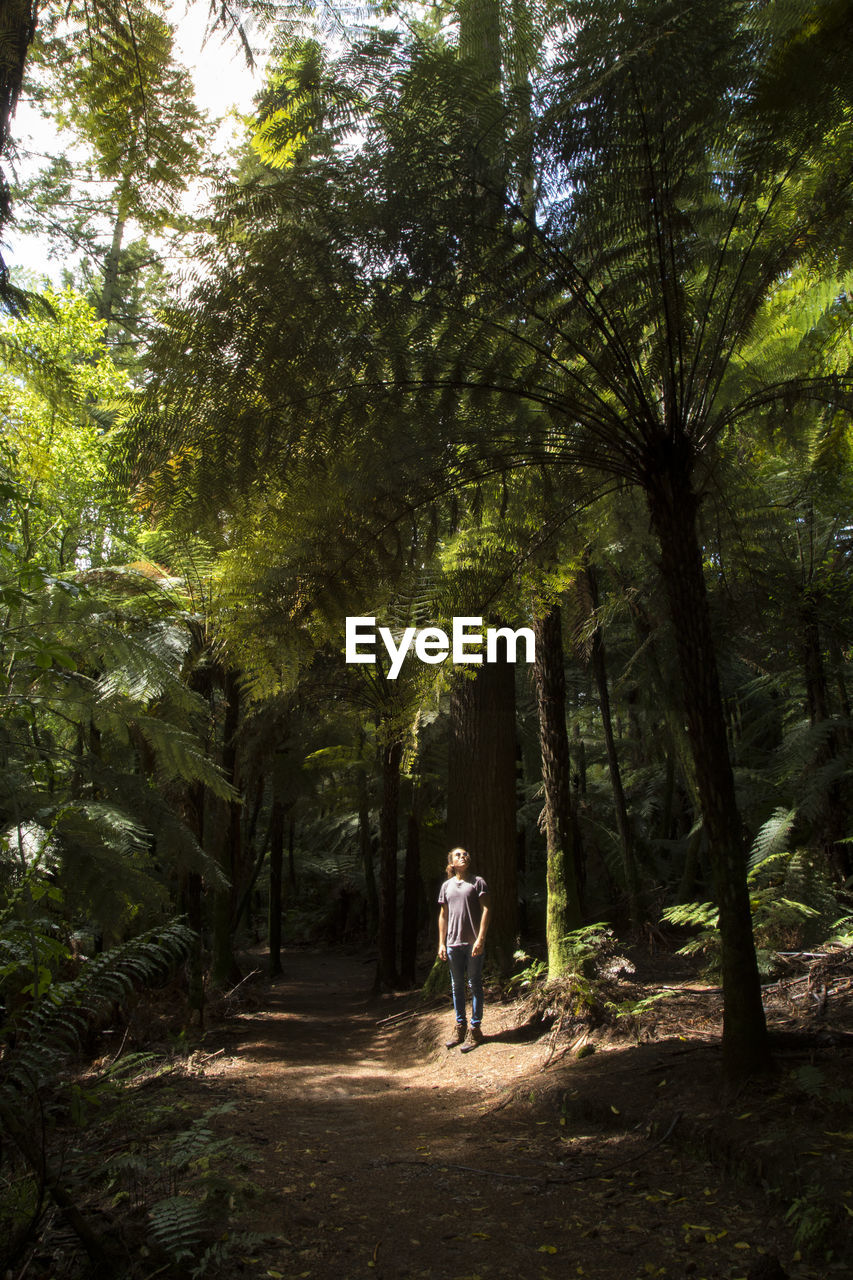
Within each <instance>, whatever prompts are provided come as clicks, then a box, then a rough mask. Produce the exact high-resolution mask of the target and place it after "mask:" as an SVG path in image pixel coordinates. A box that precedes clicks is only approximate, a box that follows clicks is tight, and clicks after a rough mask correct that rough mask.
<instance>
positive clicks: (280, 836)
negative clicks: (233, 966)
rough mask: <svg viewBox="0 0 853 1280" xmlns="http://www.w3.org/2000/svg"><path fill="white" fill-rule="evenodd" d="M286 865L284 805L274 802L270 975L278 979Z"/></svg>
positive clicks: (271, 843) (271, 822)
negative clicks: (282, 889)
mask: <svg viewBox="0 0 853 1280" xmlns="http://www.w3.org/2000/svg"><path fill="white" fill-rule="evenodd" d="M283 865H284V805H283V804H282V803H281V801H280V800H273V804H272V815H271V817H270V892H269V927H268V934H269V973H270V977H271V978H277V977H278V976H279V975H280V973H281V972H282V968H281V909H282V893H281V877H282V869H283Z"/></svg>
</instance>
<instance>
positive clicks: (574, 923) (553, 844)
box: [533, 604, 583, 981]
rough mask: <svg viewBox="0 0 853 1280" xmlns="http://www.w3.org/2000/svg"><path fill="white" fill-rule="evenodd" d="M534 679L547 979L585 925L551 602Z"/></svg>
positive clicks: (542, 619)
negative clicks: (542, 820) (570, 936)
mask: <svg viewBox="0 0 853 1280" xmlns="http://www.w3.org/2000/svg"><path fill="white" fill-rule="evenodd" d="M534 632H535V635H536V661H535V664H534V668H533V670H534V678H535V681H536V695H537V704H538V710H539V743H540V748H541V753H542V782H543V785H544V790H545V839H546V845H547V868H546V874H547V892H548V900H547V914H546V926H545V927H546V938H547V943H548V978H549V979H550V980H551V981H553V980H554V979H556V978H559V977H560V976H561V975H562V974H563V973H564V972H565V970H566V968H567V965H568V962H569V956H568V951H567V947H566V935H567V934H569V933H570V932H571V931H572V930H573V929H578V928H580V926H581V924H582V923H583V902H582V895H581V884H582V874H581V872H582V865H583V852H582V847H581V840H580V832H579V830H578V824H577V815H576V813H575V811H574V805H573V803H572V778H571V759H570V756H569V735H568V732H567V730H566V675H565V669H564V666H563V636H562V621H561V618H560V607H559V605H558V604H553V605H552V606H551V607H550V609H548V610H547V611H545V612H543V613H542V614H540V615H539V616H538V617H537V618H536V620H535V622H534Z"/></svg>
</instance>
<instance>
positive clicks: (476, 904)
mask: <svg viewBox="0 0 853 1280" xmlns="http://www.w3.org/2000/svg"><path fill="white" fill-rule="evenodd" d="M488 892H489V890H488V888H487V887H486V882H485V880H484V879H483V877H482V876H477V877H476V878H475V879H474V880H460V879H458V877H457V876H455V875H454V876H451V877H450V878H449V879H448V880H445V881H444V884H443V885H442V886H441V888H440V889H439V891H438V901H439V903H440V904H441V905H442V906H446V907H447V946H448V947H459V946H461V945H462V944H463V943H465V942H476V941H477V934H478V933H479V932H480V920H481V919H482V915H483V898H484V897H485V895H486V894H487V893H488Z"/></svg>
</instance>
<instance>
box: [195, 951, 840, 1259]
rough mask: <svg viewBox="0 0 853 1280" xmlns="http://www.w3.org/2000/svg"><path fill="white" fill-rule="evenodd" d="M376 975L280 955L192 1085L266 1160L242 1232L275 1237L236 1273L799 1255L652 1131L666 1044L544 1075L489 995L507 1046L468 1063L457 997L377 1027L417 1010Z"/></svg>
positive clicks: (342, 962) (490, 1022)
mask: <svg viewBox="0 0 853 1280" xmlns="http://www.w3.org/2000/svg"><path fill="white" fill-rule="evenodd" d="M371 977H372V971H371V970H370V969H369V968H367V967H365V966H364V965H363V964H362V963H361V961H360V960H359V959H357V958H356V959H352V958H348V957H344V956H341V955H334V954H322V955H320V954H306V953H301V952H290V953H288V954H287V956H286V958H285V976H284V977H283V978H282V979H280V980H279V981H278V982H277V983H276V984H275V985H274V986H273V987H272V988H271V989H270V991H269V993H268V995H269V998H268V1001H267V1004H266V1007H265V1008H264V1009H263V1010H262V1011H257V1012H250V1013H244V1014H241V1015H240V1016H239V1018H238V1019H236V1024H235V1025H233V1026H232V1032H231V1035H230V1036H229V1038H228V1039H227V1041H226V1048H225V1052H224V1053H223V1054H222V1055H220V1056H219V1057H217V1058H216V1060H215V1061H214V1062H211V1063H210V1068H209V1069H208V1070H206V1071H205V1075H204V1078H203V1080H199V1082H198V1084H199V1086H200V1087H201V1088H202V1089H203V1093H204V1100H205V1103H206V1105H214V1104H216V1103H219V1102H225V1101H229V1102H230V1103H232V1110H231V1111H230V1112H229V1113H228V1114H227V1115H225V1116H223V1117H222V1118H221V1121H220V1123H221V1124H222V1125H224V1127H225V1128H226V1129H227V1130H228V1131H229V1132H232V1133H233V1134H234V1135H235V1136H237V1137H238V1138H239V1139H240V1140H241V1141H242V1142H243V1143H245V1145H246V1146H247V1147H249V1148H251V1149H252V1150H253V1151H254V1152H255V1154H256V1156H257V1161H256V1163H254V1164H253V1165H252V1167H251V1170H250V1173H249V1176H250V1178H251V1180H252V1181H253V1182H254V1183H255V1184H257V1185H258V1186H259V1187H260V1188H261V1194H260V1196H255V1197H253V1198H252V1199H250V1201H249V1205H248V1211H247V1219H246V1225H247V1226H248V1227H249V1228H250V1229H251V1230H253V1231H256V1232H259V1233H263V1234H264V1235H265V1236H267V1237H268V1240H267V1242H266V1243H264V1244H263V1245H259V1246H257V1247H255V1248H254V1249H253V1250H252V1251H251V1252H250V1253H247V1255H246V1257H245V1259H244V1260H243V1262H242V1264H241V1265H242V1268H243V1274H248V1275H253V1276H264V1275H268V1276H272V1277H273V1278H274V1280H275V1277H286V1278H287V1280H290V1278H291V1277H294V1278H295V1277H299V1278H300V1280H309V1278H315V1277H316V1278H319V1277H327V1276H328V1277H335V1278H336V1280H337V1278H340V1280H351V1278H352V1280H355V1278H356V1277H368V1276H373V1277H383V1278H384V1280H397V1278H398V1277H399V1278H401V1280H402V1278H403V1277H425V1278H426V1277H428V1278H430V1280H477V1278H478V1277H479V1278H481V1280H492V1278H493V1277H494V1278H497V1277H507V1278H512V1280H518V1277H527V1276H532V1277H537V1280H539V1278H541V1280H563V1278H565V1277H575V1276H585V1277H591V1278H592V1280H634V1278H635V1277H636V1278H638V1280H640V1278H642V1280H646V1278H647V1277H648V1276H666V1277H670V1278H672V1280H682V1278H684V1280H687V1278H688V1277H691V1278H692V1277H696V1278H697V1280H701V1277H706V1278H707V1280H712V1277H713V1278H715V1280H716V1278H717V1277H726V1278H727V1280H728V1278H733V1277H744V1278H745V1277H747V1275H748V1273H749V1270H750V1268H751V1267H753V1266H754V1265H755V1264H756V1263H760V1262H761V1261H762V1258H761V1255H762V1254H764V1253H765V1252H769V1253H771V1254H778V1255H779V1256H780V1257H785V1258H790V1256H791V1252H792V1251H791V1248H790V1241H789V1240H788V1239H787V1238H786V1233H785V1231H784V1229H783V1228H782V1227H780V1224H779V1222H778V1220H777V1218H776V1217H775V1216H774V1215H772V1214H771V1212H770V1210H769V1209H768V1205H767V1203H766V1201H765V1197H764V1196H763V1195H762V1194H761V1192H760V1191H759V1190H757V1189H747V1188H744V1187H743V1186H740V1187H734V1186H731V1187H725V1186H720V1184H719V1177H718V1174H717V1172H716V1171H715V1169H714V1168H713V1167H712V1166H711V1165H710V1164H709V1163H707V1162H706V1161H705V1160H704V1159H702V1158H701V1157H698V1156H694V1155H689V1154H687V1153H685V1152H684V1151H681V1150H679V1146H678V1142H677V1136H678V1135H677V1128H676V1130H675V1133H674V1135H673V1137H672V1138H671V1139H670V1140H668V1141H666V1142H662V1141H660V1139H659V1138H658V1139H657V1140H656V1139H655V1136H654V1134H652V1135H651V1136H650V1134H649V1124H648V1108H647V1105H646V1104H645V1102H644V1101H643V1100H642V1099H641V1097H640V1094H639V1092H638V1089H642V1090H643V1091H646V1092H649V1091H650V1092H651V1093H652V1094H653V1095H654V1094H655V1093H656V1092H657V1094H658V1096H659V1094H660V1088H661V1086H660V1084H659V1078H661V1079H662V1078H663V1076H662V1074H661V1073H662V1071H663V1072H664V1073H666V1074H669V1073H670V1067H671V1066H673V1065H674V1064H675V1063H676V1062H684V1061H685V1056H686V1051H685V1050H684V1049H683V1048H681V1049H676V1050H675V1053H676V1054H680V1055H682V1056H681V1057H680V1058H673V1060H672V1062H670V1064H669V1066H667V1067H664V1068H661V1067H660V1066H658V1065H656V1064H657V1063H658V1062H659V1061H660V1052H661V1046H660V1045H658V1046H648V1048H649V1049H650V1050H652V1051H653V1053H656V1054H657V1055H658V1057H657V1058H655V1057H654V1056H650V1055H649V1054H646V1053H644V1050H645V1049H646V1048H647V1046H642V1047H641V1048H639V1049H637V1048H634V1049H630V1048H629V1049H626V1050H625V1051H624V1052H618V1053H603V1054H597V1055H595V1056H594V1057H593V1058H590V1059H584V1060H583V1062H577V1061H575V1060H571V1061H570V1062H569V1060H567V1061H566V1063H565V1064H561V1065H559V1066H557V1067H552V1068H549V1070H548V1071H547V1072H545V1073H543V1072H542V1071H541V1070H540V1066H541V1063H542V1061H543V1058H544V1055H545V1042H543V1041H539V1042H538V1043H534V1044H518V1043H513V1042H512V1041H511V1040H510V1039H508V1038H506V1039H505V1038H503V1036H504V1034H505V1032H506V1030H507V1029H506V1027H505V1026H504V1024H503V1022H502V1016H501V1015H502V1010H501V1009H500V1007H496V1008H488V1007H487V1014H486V1018H485V1019H484V1030H485V1031H486V1032H487V1034H490V1035H491V1036H492V1037H495V1036H497V1037H498V1038H497V1039H494V1038H493V1039H490V1040H489V1039H487V1042H486V1043H485V1044H484V1045H483V1046H481V1047H480V1048H478V1049H476V1050H475V1051H474V1052H473V1053H470V1054H467V1055H464V1056H463V1055H461V1054H460V1053H459V1052H458V1050H454V1051H450V1052H448V1051H447V1050H445V1048H444V1045H443V1039H444V1036H445V1033H446V1031H447V1029H448V1028H449V1026H450V1023H451V1020H452V1019H451V1014H450V1008H449V1003H448V1008H447V1010H446V1011H439V1012H427V1013H424V1014H421V1015H419V1016H418V1017H416V1018H412V1019H408V1020H403V1021H397V1022H390V1023H388V1022H386V1023H384V1024H382V1022H381V1020H382V1019H383V1018H385V1017H387V1016H388V1015H389V1014H392V1013H394V1012H395V1009H401V1008H403V1007H405V1006H404V1005H403V1004H401V1002H400V1001H399V1000H395V999H394V998H391V999H389V1000H387V1001H378V1000H375V999H371V998H370V996H369V993H368V990H367V988H368V987H369V984H370V980H371ZM377 1024H379V1025H377ZM700 1053H701V1050H700ZM700 1062H702V1059H701V1057H694V1058H693V1059H692V1060H691V1063H690V1064H688V1065H687V1066H685V1067H684V1068H683V1069H684V1070H688V1071H689V1070H696V1069H697V1063H700ZM650 1073H651V1075H650ZM666 1083H667V1082H666V1080H664V1086H665V1085H666ZM674 1115H675V1113H673V1117H674ZM786 1267H787V1268H788V1274H789V1275H790V1276H792V1277H794V1276H796V1277H807V1276H812V1275H815V1274H816V1273H814V1272H812V1271H809V1270H808V1269H806V1268H804V1267H802V1266H801V1265H800V1264H798V1263H794V1264H791V1263H790V1262H789V1261H788V1262H786Z"/></svg>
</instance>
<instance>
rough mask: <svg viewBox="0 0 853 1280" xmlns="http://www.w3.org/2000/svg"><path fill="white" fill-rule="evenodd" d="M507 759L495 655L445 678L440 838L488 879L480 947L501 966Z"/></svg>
mask: <svg viewBox="0 0 853 1280" xmlns="http://www.w3.org/2000/svg"><path fill="white" fill-rule="evenodd" d="M515 760H516V753H515V667H514V665H513V664H512V663H509V662H506V661H505V660H504V658H503V657H501V660H499V661H498V662H493V663H487V664H484V665H483V666H481V667H479V668H478V670H477V674H476V676H475V677H474V678H473V679H472V678H470V677H467V676H459V677H457V679H456V681H455V682H454V685H453V690H452V693H451V701H450V751H449V780H448V788H447V839H448V847H449V848H454V847H455V846H457V845H461V846H462V847H463V848H465V849H467V850H468V851H469V853H470V854H471V861H472V864H473V870H474V873H475V874H476V875H482V877H483V879H484V880H485V881H486V884H487V885H488V887H489V893H490V899H491V925H490V929H489V939H488V949H489V952H490V953H491V955H492V956H493V958H494V959H495V961H496V963H497V965H498V967H499V968H500V969H501V971H503V972H509V970H510V969H511V966H512V956H513V952H514V950H515V947H516V934H517V930H518V924H517V921H518V866H517V852H516V840H515V825H516V824H515V810H516V796H515Z"/></svg>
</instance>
